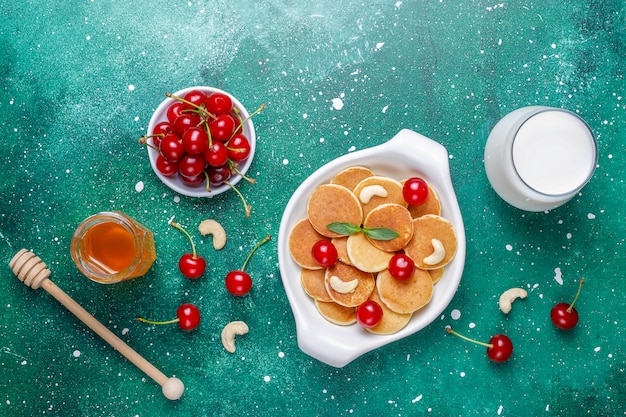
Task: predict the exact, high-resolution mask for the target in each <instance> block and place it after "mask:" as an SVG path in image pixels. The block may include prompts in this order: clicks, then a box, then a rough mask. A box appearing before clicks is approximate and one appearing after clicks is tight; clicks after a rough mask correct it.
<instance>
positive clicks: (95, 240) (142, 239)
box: [70, 211, 156, 284]
mask: <svg viewBox="0 0 626 417" xmlns="http://www.w3.org/2000/svg"><path fill="white" fill-rule="evenodd" d="M70 253H71V255H72V259H73V260H74V263H75V264H76V266H77V267H78V269H79V270H80V271H81V272H82V273H83V274H84V275H85V276H87V277H88V278H89V279H92V280H94V281H96V282H100V283H103V284H113V283H115V282H120V281H124V280H127V279H131V278H136V277H140V276H142V275H145V274H146V273H147V272H148V270H149V269H150V267H151V266H152V264H153V263H154V260H155V259H156V252H155V247H154V237H153V235H152V232H151V231H150V230H148V229H147V228H146V227H145V226H143V225H142V224H141V223H139V222H137V221H136V220H135V219H133V218H132V217H130V216H128V215H126V214H124V213H122V212H119V211H107V212H101V213H98V214H94V215H93V216H90V217H88V218H86V219H85V220H84V221H83V222H82V223H81V224H80V225H79V226H78V228H77V229H76V231H75V232H74V236H73V237H72V243H71V245H70Z"/></svg>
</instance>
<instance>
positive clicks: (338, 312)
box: [315, 300, 356, 326]
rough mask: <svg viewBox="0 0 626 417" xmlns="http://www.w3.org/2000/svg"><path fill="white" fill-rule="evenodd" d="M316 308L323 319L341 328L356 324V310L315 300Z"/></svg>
mask: <svg viewBox="0 0 626 417" xmlns="http://www.w3.org/2000/svg"><path fill="white" fill-rule="evenodd" d="M315 307H316V308H317V311H319V312H320V314H321V315H322V317H324V318H325V319H326V320H328V321H329V322H331V323H333V324H337V325H339V326H349V325H351V324H354V323H356V309H355V308H354V307H344V306H341V305H339V304H337V303H334V302H332V301H331V302H324V301H318V300H315Z"/></svg>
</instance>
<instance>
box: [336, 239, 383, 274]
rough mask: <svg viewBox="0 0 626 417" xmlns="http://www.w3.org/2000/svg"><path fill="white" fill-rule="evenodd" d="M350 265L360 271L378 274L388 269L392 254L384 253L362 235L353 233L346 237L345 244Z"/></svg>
mask: <svg viewBox="0 0 626 417" xmlns="http://www.w3.org/2000/svg"><path fill="white" fill-rule="evenodd" d="M346 249H347V252H348V257H349V258H350V263H351V264H352V265H354V266H356V267H357V268H359V269H360V270H361V271H365V272H379V271H382V270H383V269H387V268H388V267H389V260H390V259H391V258H392V257H393V253H391V252H385V251H382V250H380V249H378V248H377V247H375V246H374V245H372V243H371V242H370V241H369V239H368V238H367V237H366V236H365V234H363V233H355V234H353V235H350V236H349V237H348V242H347V244H346Z"/></svg>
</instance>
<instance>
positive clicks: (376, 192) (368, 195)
mask: <svg viewBox="0 0 626 417" xmlns="http://www.w3.org/2000/svg"><path fill="white" fill-rule="evenodd" d="M388 195H389V194H388V193H387V190H385V188H384V187H383V186H382V185H369V186H367V187H365V188H363V189H362V190H361V193H360V194H359V199H360V200H361V203H363V204H367V203H369V202H370V200H371V199H372V197H374V196H378V197H387V196H388Z"/></svg>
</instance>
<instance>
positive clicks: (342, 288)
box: [329, 275, 359, 294]
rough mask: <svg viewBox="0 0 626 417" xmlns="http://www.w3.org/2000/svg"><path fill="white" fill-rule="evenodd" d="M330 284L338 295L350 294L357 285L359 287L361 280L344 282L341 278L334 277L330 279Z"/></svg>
mask: <svg viewBox="0 0 626 417" xmlns="http://www.w3.org/2000/svg"><path fill="white" fill-rule="evenodd" d="M329 283H330V286H331V287H332V289H333V290H335V291H337V292H338V293H341V294H348V293H351V292H352V291H354V290H355V289H356V287H357V285H359V280H358V279H353V280H352V281H342V280H341V279H340V278H339V277H337V276H335V275H333V276H332V277H330V281H329Z"/></svg>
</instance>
